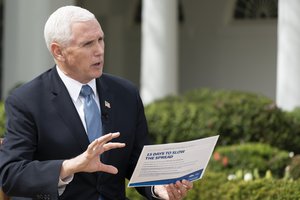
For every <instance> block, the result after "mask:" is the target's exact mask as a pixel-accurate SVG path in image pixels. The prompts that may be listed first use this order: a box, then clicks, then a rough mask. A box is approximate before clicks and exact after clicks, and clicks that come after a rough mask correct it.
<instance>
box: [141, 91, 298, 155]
mask: <svg viewBox="0 0 300 200" xmlns="http://www.w3.org/2000/svg"><path fill="white" fill-rule="evenodd" d="M145 112H146V116H147V120H148V122H149V132H150V136H151V138H152V139H153V141H154V143H169V142H180V141H186V140H192V139H198V138H203V137H207V136H212V135H217V134H220V138H219V142H218V145H229V144H239V143H245V142H261V143H267V144H270V145H272V146H276V147H278V148H280V149H285V150H288V151H294V152H296V153H299V152H300V120H295V119H296V117H295V115H291V114H290V113H286V112H284V111H282V110H281V109H279V108H278V107H276V105H275V104H274V102H273V101H272V100H270V99H269V98H267V97H265V96H261V95H257V94H252V93H246V92H239V91H225V90H210V89H198V90H194V91H191V92H189V93H186V94H184V95H181V96H172V97H167V98H164V99H161V100H159V101H156V102H154V103H152V104H149V105H148V106H146V107H145Z"/></svg>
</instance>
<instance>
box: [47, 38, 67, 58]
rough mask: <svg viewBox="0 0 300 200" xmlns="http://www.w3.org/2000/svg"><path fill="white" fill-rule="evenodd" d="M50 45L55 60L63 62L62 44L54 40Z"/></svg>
mask: <svg viewBox="0 0 300 200" xmlns="http://www.w3.org/2000/svg"><path fill="white" fill-rule="evenodd" d="M50 47H51V53H52V55H53V57H54V58H55V59H56V60H58V61H60V62H63V61H64V60H65V58H64V54H63V48H62V46H61V45H60V44H58V43H56V42H53V43H52V44H51V46H50Z"/></svg>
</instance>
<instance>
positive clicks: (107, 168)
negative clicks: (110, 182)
mask: <svg viewBox="0 0 300 200" xmlns="http://www.w3.org/2000/svg"><path fill="white" fill-rule="evenodd" d="M101 171H103V172H107V173H110V174H117V173H118V169H117V168H116V167H114V166H112V165H106V164H102V166H101Z"/></svg>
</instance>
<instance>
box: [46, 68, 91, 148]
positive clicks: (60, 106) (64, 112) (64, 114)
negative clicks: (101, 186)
mask: <svg viewBox="0 0 300 200" xmlns="http://www.w3.org/2000/svg"><path fill="white" fill-rule="evenodd" d="M50 79H51V80H50V82H51V83H52V84H51V87H52V88H51V92H52V94H53V98H52V102H53V105H54V107H55V108H56V111H57V113H58V115H59V116H60V117H61V119H62V120H63V122H64V123H65V124H66V126H67V127H68V129H69V130H70V131H69V132H70V134H71V135H72V137H74V138H75V140H76V141H77V142H78V144H79V145H80V147H81V149H82V150H83V151H85V150H86V148H87V146H88V145H89V141H88V137H87V135H86V134H85V129H84V127H83V125H82V122H81V119H80V117H79V115H78V112H77V110H76V108H75V106H74V103H73V101H72V99H71V97H70V95H69V93H68V91H67V88H66V87H65V85H64V83H63V82H62V80H61V79H60V77H59V75H58V73H57V71H56V68H53V70H52V71H51V75H50Z"/></svg>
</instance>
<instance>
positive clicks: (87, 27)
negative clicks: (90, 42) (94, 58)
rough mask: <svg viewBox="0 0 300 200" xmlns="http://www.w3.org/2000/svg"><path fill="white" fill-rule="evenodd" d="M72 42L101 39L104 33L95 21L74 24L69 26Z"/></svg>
mask: <svg viewBox="0 0 300 200" xmlns="http://www.w3.org/2000/svg"><path fill="white" fill-rule="evenodd" d="M71 31H72V36H71V38H72V40H77V39H80V40H82V39H93V38H98V37H103V35H104V33H103V31H102V28H101V26H100V24H99V22H98V21H97V20H90V21H85V22H75V23H73V24H72V26H71Z"/></svg>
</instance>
